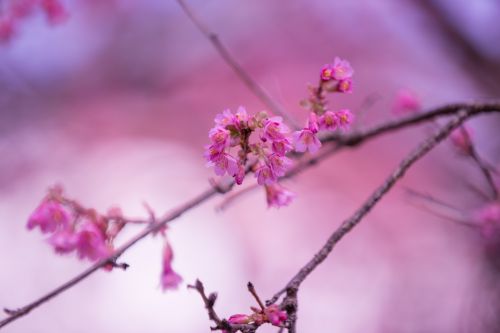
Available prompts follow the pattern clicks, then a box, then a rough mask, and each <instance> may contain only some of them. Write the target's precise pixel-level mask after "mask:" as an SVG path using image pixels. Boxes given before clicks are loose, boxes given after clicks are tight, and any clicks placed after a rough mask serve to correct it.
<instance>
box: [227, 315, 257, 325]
mask: <svg viewBox="0 0 500 333" xmlns="http://www.w3.org/2000/svg"><path fill="white" fill-rule="evenodd" d="M227 321H228V322H229V323H230V324H248V323H250V321H251V318H250V317H249V316H247V315H246V314H234V315H232V316H231V317H229V319H228V320H227Z"/></svg>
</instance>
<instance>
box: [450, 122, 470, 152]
mask: <svg viewBox="0 0 500 333" xmlns="http://www.w3.org/2000/svg"><path fill="white" fill-rule="evenodd" d="M450 140H451V143H452V144H453V146H455V148H456V149H457V150H458V151H459V152H460V153H462V154H465V155H469V154H470V153H471V151H472V132H471V131H470V130H469V129H468V128H466V127H465V126H462V127H459V128H457V129H455V130H454V131H453V132H451V135H450Z"/></svg>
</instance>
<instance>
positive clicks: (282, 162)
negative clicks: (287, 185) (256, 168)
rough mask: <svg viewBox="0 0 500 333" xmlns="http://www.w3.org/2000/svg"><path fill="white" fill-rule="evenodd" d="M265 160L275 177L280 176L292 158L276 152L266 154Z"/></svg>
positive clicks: (285, 170)
mask: <svg viewBox="0 0 500 333" xmlns="http://www.w3.org/2000/svg"><path fill="white" fill-rule="evenodd" d="M267 161H268V163H269V166H270V167H271V170H272V172H273V173H274V175H275V176H276V177H282V176H284V175H285V173H286V172H287V170H288V169H289V168H290V166H291V165H292V160H291V159H289V158H288V157H285V156H280V155H278V154H270V155H269V156H267Z"/></svg>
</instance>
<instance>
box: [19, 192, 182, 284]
mask: <svg viewBox="0 0 500 333" xmlns="http://www.w3.org/2000/svg"><path fill="white" fill-rule="evenodd" d="M131 223H154V221H132V220H128V219H126V218H125V217H124V216H123V214H122V212H121V210H120V209H119V208H117V207H113V208H111V209H109V211H108V212H107V214H99V213H98V212H97V211H96V210H95V209H92V208H84V207H83V206H82V205H80V204H79V203H78V202H76V201H74V200H71V199H68V198H66V197H65V196H64V193H63V190H62V188H61V187H59V186H55V187H53V188H51V189H49V192H48V194H47V195H46V196H45V197H44V198H43V200H42V202H41V203H40V204H39V206H38V207H37V208H36V209H35V211H34V212H33V213H32V214H31V216H30V217H29V219H28V223H27V225H26V226H27V228H28V229H29V230H32V229H35V228H39V229H40V231H41V232H42V233H43V234H47V235H48V238H47V242H48V243H49V244H50V245H51V246H52V247H53V248H54V250H55V252H56V253H57V254H69V253H76V254H77V257H78V258H79V259H80V260H84V259H87V260H89V261H92V262H95V261H98V260H103V259H106V258H109V257H110V256H112V255H113V254H114V240H115V238H116V237H117V236H118V234H119V233H120V232H121V231H122V230H124V227H126V226H127V225H128V224H131ZM159 234H161V235H162V237H163V238H164V241H165V246H164V251H163V260H162V265H163V268H162V273H161V278H160V282H161V286H162V288H163V289H164V290H165V289H170V288H176V287H177V286H178V285H179V283H180V282H181V281H182V279H181V277H180V276H179V275H178V274H177V273H176V272H175V271H174V270H173V269H172V260H173V253H172V248H171V246H170V244H169V243H168V241H167V238H166V227H164V228H162V229H161V230H160V231H159ZM115 265H116V263H114V262H112V261H110V263H109V264H108V265H106V266H105V268H106V269H107V270H112V268H113V267H114V266H115ZM120 267H125V268H126V267H127V266H120Z"/></svg>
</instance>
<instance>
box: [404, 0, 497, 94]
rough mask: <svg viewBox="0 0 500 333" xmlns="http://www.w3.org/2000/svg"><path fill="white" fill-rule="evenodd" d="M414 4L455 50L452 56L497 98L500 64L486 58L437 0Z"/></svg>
mask: <svg viewBox="0 0 500 333" xmlns="http://www.w3.org/2000/svg"><path fill="white" fill-rule="evenodd" d="M414 3H415V4H416V5H417V6H419V7H420V9H421V10H422V11H423V12H424V13H425V14H426V15H427V16H428V17H429V18H430V19H431V20H432V23H433V24H434V26H435V28H436V30H437V31H438V33H439V34H440V35H441V36H442V37H443V38H444V39H445V41H446V42H447V43H448V45H449V46H450V47H451V48H453V50H452V52H453V53H452V54H453V55H454V56H458V57H459V63H460V66H461V67H463V68H467V69H468V71H467V73H468V74H469V75H470V76H471V77H472V78H473V79H474V80H475V81H476V82H478V83H479V84H480V85H481V86H482V89H483V90H487V91H488V92H489V94H490V95H493V96H496V95H497V94H498V90H499V89H500V80H499V79H498V78H499V77H500V64H499V63H498V62H493V61H491V60H489V59H487V58H486V57H484V56H483V54H482V53H481V52H480V51H478V50H477V48H476V47H475V46H474V45H473V44H472V43H471V42H470V41H469V40H468V39H467V38H466V37H465V36H464V35H463V34H462V33H461V32H460V31H459V30H458V29H457V24H455V23H454V22H453V21H452V19H451V18H450V17H449V16H448V15H446V13H444V12H443V10H442V9H441V8H439V6H438V5H437V4H436V3H435V0H417V1H414ZM462 23H463V22H461V23H459V24H462Z"/></svg>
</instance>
